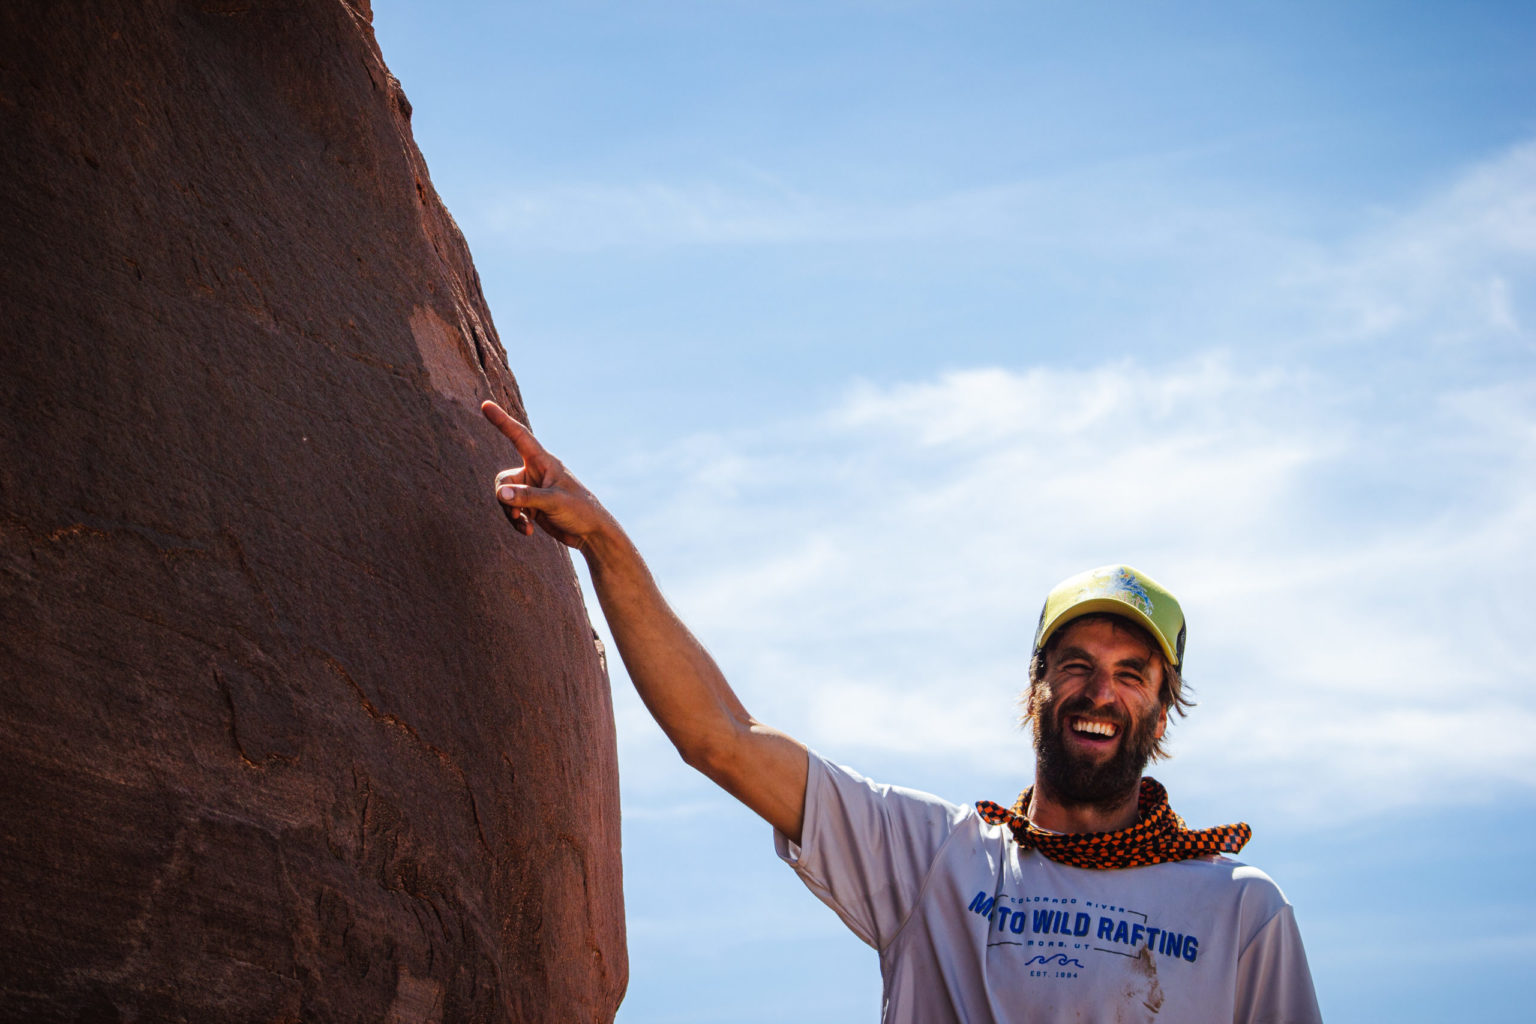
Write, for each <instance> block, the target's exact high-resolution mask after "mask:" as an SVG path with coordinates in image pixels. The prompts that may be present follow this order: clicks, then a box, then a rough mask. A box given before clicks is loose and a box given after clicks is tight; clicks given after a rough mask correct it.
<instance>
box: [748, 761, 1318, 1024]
mask: <svg viewBox="0 0 1536 1024" xmlns="http://www.w3.org/2000/svg"><path fill="white" fill-rule="evenodd" d="M774 841H775V845H776V846H777V848H778V853H779V856H780V857H782V858H783V859H784V861H785V862H786V863H788V864H789V865H790V866H791V867H793V868H794V869H795V871H796V873H798V874H799V875H800V878H801V880H802V881H804V882H805V884H806V885H807V886H808V887H809V888H810V890H811V891H812V892H814V893H815V894H816V895H817V896H818V897H819V898H820V899H821V900H822V902H824V903H826V904H827V905H828V906H830V907H831V908H832V909H833V910H835V911H836V912H837V914H838V916H839V917H841V918H842V919H843V921H844V923H846V924H847V925H848V927H849V928H851V929H852V930H853V932H854V934H856V935H858V936H859V938H861V939H863V940H864V941H865V942H867V943H869V944H870V945H871V946H873V947H875V949H877V950H878V951H879V952H880V973H881V976H882V977H883V979H884V982H885V1000H884V1003H885V1007H884V1011H883V1013H882V1015H881V1020H882V1021H884V1022H886V1024H907V1022H912V1024H941V1022H944V1021H963V1022H968V1024H983V1022H997V1024H1006V1022H1023V1021H1029V1022H1031V1024H1034V1022H1045V1021H1051V1022H1063V1024H1064V1022H1067V1021H1074V1022H1094V1021H1116V1022H1123V1024H1131V1022H1138V1021H1148V1022H1150V1021H1168V1022H1173V1024H1195V1022H1200V1021H1221V1022H1227V1021H1237V1022H1251V1024H1292V1022H1294V1024H1306V1022H1314V1021H1321V1016H1320V1014H1319V1012H1318V1007H1317V997H1316V995H1315V994H1314V993H1313V989H1312V976H1311V974H1310V973H1309V972H1308V970H1307V958H1306V953H1305V952H1304V951H1303V950H1302V946H1301V935H1300V934H1299V933H1298V931H1297V929H1296V919H1295V917H1294V916H1293V915H1292V912H1291V905H1290V904H1289V903H1287V902H1286V900H1285V897H1284V896H1283V895H1281V893H1280V890H1279V888H1278V887H1277V886H1276V885H1275V883H1274V882H1272V881H1270V879H1269V876H1267V875H1265V874H1264V872H1262V871H1260V870H1259V869H1258V868H1252V867H1248V866H1247V865H1245V864H1242V863H1239V862H1238V861H1235V860H1231V859H1229V858H1227V857H1203V858H1199V859H1196V860H1187V861H1178V862H1175V863H1172V864H1154V865H1150V866H1148V867H1140V868H1127V869H1123V870H1117V871H1097V870H1088V869H1085V868H1075V867H1070V866H1068V865H1065V864H1059V863H1057V862H1055V861H1052V860H1050V859H1048V858H1046V857H1043V856H1041V855H1040V854H1039V853H1038V852H1036V851H1034V850H1027V851H1026V850H1021V849H1020V848H1019V845H1018V843H1017V842H1015V841H1014V839H1013V836H1012V835H1011V833H1010V832H1009V831H1008V829H1007V827H1006V826H1002V825H988V824H987V823H986V822H984V821H982V820H981V818H980V816H979V815H977V813H976V810H975V808H974V807H969V806H967V807H961V806H957V805H955V804H952V803H949V802H948V801H945V800H941V799H939V798H938V797H935V796H930V795H928V794H926V793H919V792H916V791H914V790H909V789H901V788H899V787H895V786H884V785H878V784H876V783H873V782H870V781H869V780H868V779H865V778H864V777H863V776H861V775H859V774H858V773H856V772H854V771H852V770H850V769H848V768H843V767H840V766H837V765H834V764H832V763H830V762H828V761H825V760H823V759H821V758H820V757H817V756H815V755H814V754H813V755H812V756H811V758H810V777H809V779H808V780H807V782H806V792H805V826H804V829H803V832H802V835H801V841H800V843H799V844H798V845H796V844H795V843H791V842H790V841H789V840H788V839H786V838H785V837H784V836H783V835H782V834H780V833H777V832H776V833H775V834H774Z"/></svg>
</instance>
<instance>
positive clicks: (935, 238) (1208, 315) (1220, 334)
mask: <svg viewBox="0 0 1536 1024" xmlns="http://www.w3.org/2000/svg"><path fill="white" fill-rule="evenodd" d="M374 26H375V30H376V32H377V34H378V37H379V40H380V44H381V46H382V48H383V51H384V55H385V59H386V60H387V61H388V63H389V64H390V66H391V68H392V69H393V70H394V72H395V73H396V75H397V76H398V77H399V78H400V79H401V81H402V83H403V84H404V87H405V90H406V92H407V94H408V96H409V97H410V99H411V101H412V103H413V105H414V117H413V128H414V131H415V134H416V139H417V143H418V145H419V146H420V147H421V149H422V152H423V153H424V155H425V156H426V159H427V162H428V164H429V166H430V168H431V171H432V177H433V181H434V183H435V185H436V187H437V189H438V191H439V192H440V194H441V195H442V196H443V198H444V201H445V202H446V203H447V205H448V207H449V209H450V210H451V211H452V212H453V214H454V216H455V218H456V219H457V220H458V222H459V225H460V226H461V227H462V228H463V230H464V233H465V235H466V236H467V237H468V239H469V242H470V246H471V248H472V250H473V252H474V255H475V260H476V264H477V266H478V268H479V271H480V274H481V277H482V280H483V283H484V288H485V293H486V296H487V298H488V300H489V302H490V305H491V310H492V313H493V314H494V316H495V320H496V324H497V327H498V330H499V331H500V334H501V338H502V341H503V343H504V345H505V346H506V348H507V351H508V357H509V362H510V364H511V366H512V368H513V370H514V372H515V373H516V374H517V376H518V379H519V381H520V383H521V386H522V388H523V391H524V396H525V398H526V400H527V404H528V408H529V411H530V416H531V418H532V420H533V425H534V427H535V429H536V430H537V432H538V433H539V434H540V436H541V438H542V439H543V440H544V441H545V443H546V444H547V445H548V446H549V447H550V448H551V449H552V450H554V451H556V452H557V453H558V454H560V455H561V457H562V458H564V459H565V461H566V462H567V463H568V464H570V465H571V466H572V467H573V469H575V471H576V472H577V473H579V474H580V475H581V476H582V477H583V479H584V480H585V481H586V482H587V483H588V484H589V485H590V486H592V487H593V488H594V490H596V491H597V492H598V493H599V494H600V495H602V496H603V497H604V499H605V501H607V503H608V504H609V505H610V507H611V508H613V509H614V510H615V511H616V512H617V513H618V514H619V516H620V518H621V519H622V520H623V521H624V522H625V523H626V524H627V525H628V526H629V528H630V530H631V532H632V533H633V534H634V536H635V538H636V539H637V541H638V542H639V544H640V545H641V547H642V550H644V551H645V552H647V554H648V555H649V557H650V558H651V561H652V564H653V568H654V569H655V571H656V574H657V576H658V578H659V579H660V580H661V582H662V585H663V588H664V589H665V590H666V591H667V593H668V595H669V597H670V598H671V599H672V600H673V602H674V603H675V604H676V605H677V607H678V608H679V610H680V612H681V613H682V614H683V616H684V618H685V619H686V620H687V621H689V622H690V624H691V625H693V626H694V628H695V630H696V632H697V633H699V635H700V637H701V639H703V641H704V642H705V643H706V645H708V646H709V647H710V649H711V650H712V651H713V652H714V653H715V655H716V656H717V658H718V659H719V660H720V662H721V663H722V665H723V667H724V668H725V670H726V672H727V674H728V676H730V678H731V679H732V681H733V683H734V685H735V686H736V687H737V689H738V690H739V692H740V693H741V695H742V698H743V700H744V702H745V703H746V705H747V706H748V707H749V708H750V709H751V710H752V711H753V712H754V713H755V714H756V715H757V716H758V717H759V718H761V719H763V720H765V721H768V722H771V723H773V724H775V725H778V726H780V727H782V728H784V729H785V730H787V731H788V732H790V733H791V734H793V735H795V736H798V737H800V738H801V739H804V740H805V741H806V742H808V743H810V744H811V745H812V746H814V747H815V748H816V749H818V750H819V751H821V752H823V753H825V754H827V755H828V756H830V757H833V758H834V759H836V760H840V761H844V762H846V763H850V764H853V765H854V766H856V767H858V768H859V769H860V770H861V771H864V772H865V773H866V774H870V775H873V776H876V777H878V778H881V779H883V780H886V781H891V782H898V783H902V784H906V785H911V786H917V787H920V788H926V789H931V790H933V791H935V792H938V793H941V794H943V795H945V796H948V797H950V798H951V799H955V800H957V801H969V800H974V799H978V798H990V799H999V800H1006V798H1009V797H1011V795H1012V794H1013V793H1015V792H1016V791H1017V790H1018V789H1019V788H1021V787H1022V786H1023V785H1024V784H1025V783H1027V782H1028V778H1029V768H1030V763H1031V759H1030V755H1029V747H1028V740H1027V737H1026V736H1025V735H1024V734H1022V733H1020V732H1019V731H1018V730H1017V729H1016V728H1015V727H1014V724H1013V718H1014V705H1013V700H1014V697H1015V695H1016V693H1017V691H1018V689H1019V688H1020V685H1021V682H1022V680H1023V676H1024V668H1025V659H1026V656H1027V653H1028V652H1027V645H1028V640H1029V635H1030V632H1031V629H1032V627H1033V623H1034V619H1035V616H1036V615H1037V614H1038V611H1039V602H1040V600H1041V598H1042V597H1043V595H1044V592H1045V590H1046V589H1047V588H1048V587H1049V586H1050V584H1051V583H1053V582H1054V581H1055V580H1057V579H1059V578H1061V577H1063V576H1065V575H1067V574H1069V573H1071V572H1074V571H1077V570H1079V569H1082V568H1086V567H1088V566H1093V565H1099V564H1103V563H1107V562H1116V561H1126V562H1129V563H1131V564H1133V565H1136V566H1138V567H1139V568H1142V569H1144V570H1146V571H1148V572H1150V573H1152V574H1153V575H1154V576H1156V577H1157V578H1159V579H1160V580H1161V581H1162V582H1163V583H1165V584H1167V585H1168V586H1169V587H1170V588H1171V589H1172V590H1173V591H1174V592H1175V593H1177V594H1179V595H1180V597H1181V599H1182V600H1183V601H1184V604H1185V606H1186V610H1187V611H1188V613H1189V619H1190V640H1189V675H1190V677H1191V679H1192V682H1193V684H1194V686H1195V688H1196V696H1197V699H1198V700H1199V701H1200V706H1199V707H1197V708H1196V709H1195V710H1194V712H1193V713H1192V714H1191V716H1190V717H1189V718H1188V719H1187V720H1185V721H1183V722H1181V723H1179V724H1178V725H1177V726H1176V727H1175V729H1174V731H1173V733H1172V737H1173V748H1174V751H1175V757H1174V759H1173V760H1172V761H1170V762H1168V763H1166V764H1164V765H1160V766H1158V769H1157V770H1156V774H1157V775H1158V777H1159V778H1161V779H1162V780H1163V781H1164V782H1165V783H1167V785H1168V787H1169V789H1170V791H1171V794H1172V798H1173V802H1174V806H1175V808H1176V809H1177V810H1179V811H1180V812H1181V813H1182V814H1183V815H1184V816H1185V817H1186V818H1187V819H1188V820H1190V822H1191V823H1192V824H1196V825H1207V824H1215V823H1219V822H1225V821H1230V820H1235V819H1243V820H1247V821H1249V822H1251V823H1252V824H1253V825H1254V828H1255V839H1254V840H1253V842H1252V843H1251V844H1250V846H1249V847H1248V849H1247V851H1245V859H1248V860H1250V861H1251V862H1253V863H1256V864H1258V865H1260V866H1261V867H1263V868H1265V869H1266V870H1267V871H1269V873H1270V874H1271V875H1273V876H1274V877H1275V878H1276V880H1277V881H1278V882H1279V883H1280V885H1281V886H1282V888H1283V889H1284V890H1285V891H1286V894H1287V895H1288V896H1289V897H1290V899H1291V900H1292V901H1293V902H1294V903H1295V904H1296V907H1297V916H1298V919H1299V920H1300V921H1301V924H1302V928H1303V934H1304V936H1305V938H1306V940H1307V944H1308V950H1309V955H1310V957H1311V960H1312V966H1313V973H1314V975H1315V977H1316V980H1317V984H1318V991H1319V995H1320V997H1321V999H1322V1003H1323V1009H1324V1012H1325V1015H1326V1016H1327V1017H1328V1018H1329V1019H1332V1020H1349V1019H1359V1018H1364V1017H1367V1016H1368V1017H1371V1018H1373V1019H1377V1018H1379V1019H1392V1020H1397V1021H1405V1022H1414V1021H1439V1020H1445V1019H1448V1018H1451V1017H1455V1018H1456V1019H1469V1020H1480V1021H1515V1020H1525V1019H1528V1016H1529V1011H1528V1007H1527V1005H1526V1003H1525V1001H1524V997H1523V995H1522V994H1521V992H1520V989H1519V987H1518V986H1512V985H1510V984H1509V978H1510V977H1511V976H1512V975H1513V976H1520V975H1522V974H1523V973H1524V972H1525V971H1526V970H1527V969H1528V968H1527V965H1528V963H1529V961H1530V958H1531V956H1532V955H1533V954H1536V924H1533V921H1536V886H1533V885H1531V883H1530V881H1529V879H1528V877H1527V876H1526V875H1525V874H1524V869H1525V865H1526V864H1527V863H1528V862H1529V854H1528V851H1529V849H1530V847H1531V845H1532V841H1533V840H1536V813H1533V812H1536V693H1533V683H1536V679H1533V675H1536V673H1533V670H1532V660H1531V656H1530V654H1529V650H1528V648H1529V646H1530V643H1531V641H1532V638H1533V630H1532V629H1531V627H1530V624H1529V623H1530V619H1531V615H1530V613H1529V611H1528V610H1527V609H1526V607H1525V604H1526V601H1525V598H1526V595H1527V594H1528V593H1529V592H1530V581H1531V580H1532V579H1533V574H1536V334H1533V330H1532V326H1531V325H1532V322H1533V319H1536V301H1533V300H1536V103H1533V101H1532V99H1531V98H1532V97H1536V61H1532V60H1531V59H1530V52H1531V45H1532V42H1533V40H1536V7H1532V6H1530V5H1521V4H1494V3H1464V4H1457V5H1449V4H1438V5H1428V4H1420V5H1408V4H1396V5H1388V4H1376V3H1355V4H1348V5H1339V4H1324V3H1294V4H1285V5H1280V4H1257V3H1230V2H1229V3H1222V4H1202V3H1181V4H1169V3H1142V2H1138V3H1109V4H1100V5H1093V6H1091V7H1090V6H1089V5H1068V4H1061V3H1012V4H987V3H963V2H962V3H943V4H940V3H931V4H930V3H921V2H897V0H887V2H868V3H836V2H828V3H816V4H811V3H777V4H769V3H747V2H716V3H645V2H638V3H631V4H623V5H619V4H606V3H566V4H552V5H532V4H522V3H515V4H499V5H488V4H458V3H440V4H434V5H422V4H405V3H403V2H399V0H376V2H375V3H374ZM615 669H616V671H615V679H614V684H615V697H616V706H617V715H618V725H619V732H620V757H621V772H622V784H623V796H624V813H625V822H624V829H625V839H624V857H625V884H626V887H627V902H628V908H627V912H628V924H629V937H630V956H631V970H632V980H631V984H630V995H629V997H628V998H627V1000H626V1002H625V1005H624V1007H623V1008H622V1009H621V1010H620V1012H619V1021H620V1022H621V1024H642V1022H653V1021H656V1022H659V1021H729V1022H747V1021H782V1020H785V1019H790V1017H791V1015H793V1017H794V1018H795V1019H798V1020H801V1021H806V1022H820V1021H827V1022H833V1021H837V1022H842V1021H847V1020H858V1019H866V1020H873V1019H876V1018H877V1016H878V1007H879V979H878V974H877V970H876V963H875V957H874V954H873V952H872V951H870V950H868V949H867V948H866V947H864V946H863V945H862V944H861V943H860V942H859V941H858V940H857V939H855V938H853V936H852V935H851V934H849V933H847V932H846V931H845V930H844V929H843V927H842V925H841V924H840V923H839V922H838V921H837V920H836V918H835V917H834V916H833V915H832V914H831V913H830V912H828V911H827V910H825V908H823V907H822V906H821V905H820V904H819V903H817V902H816V900H815V899H814V898H813V897H812V896H810V894H809V893H807V892H805V891H804V890H803V888H802V887H801V886H800V884H799V882H798V881H797V880H796V879H795V878H794V876H793V875H792V874H791V872H790V871H789V870H788V869H786V868H784V867H783V866H781V865H779V864H778V862H777V861H776V859H775V858H774V856H773V853H772V849H771V844H770V840H769V834H768V829H767V826H765V825H763V824H762V823H760V822H759V821H757V820H756V819H755V818H753V817H752V816H751V815H750V814H749V813H748V812H746V811H744V810H742V809H740V808H738V807H736V806H735V805H734V804H733V803H732V802H731V801H730V800H729V798H727V797H724V796H722V795H719V794H717V793H716V792H715V791H713V790H712V788H711V787H710V786H709V785H708V784H707V783H705V782H703V781H702V780H700V779H698V778H696V777H694V776H692V775H691V774H690V772H689V770H688V769H687V768H685V767H684V766H683V765H682V764H681V762H679V761H678V760H677V759H676V757H675V755H673V754H672V753H671V751H670V748H669V747H668V746H667V745H666V742H665V740H664V739H663V738H662V737H661V735H660V733H659V731H658V730H657V729H656V728H655V726H654V725H653V724H651V723H650V722H649V719H648V718H646V716H645V712H644V710H643V709H642V708H640V706H639V704H638V702H637V701H635V700H634V699H633V697H632V696H631V695H630V691H629V689H628V683H627V680H626V679H625V678H624V677H623V674H622V670H621V669H618V668H617V666H615Z"/></svg>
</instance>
